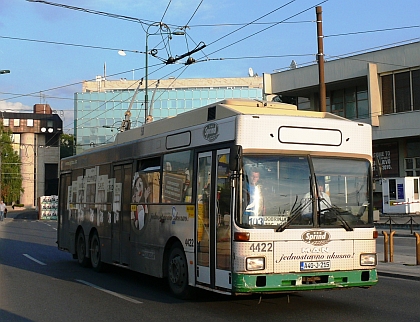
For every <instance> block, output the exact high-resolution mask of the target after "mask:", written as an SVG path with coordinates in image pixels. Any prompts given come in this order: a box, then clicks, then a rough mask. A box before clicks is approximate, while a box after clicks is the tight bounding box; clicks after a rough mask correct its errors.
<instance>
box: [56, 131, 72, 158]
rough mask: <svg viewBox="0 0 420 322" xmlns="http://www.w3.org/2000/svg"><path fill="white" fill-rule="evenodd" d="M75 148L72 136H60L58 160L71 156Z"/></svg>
mask: <svg viewBox="0 0 420 322" xmlns="http://www.w3.org/2000/svg"><path fill="white" fill-rule="evenodd" d="M74 146H75V139H74V135H71V134H61V137H60V159H62V158H66V157H69V156H72V155H73V151H74Z"/></svg>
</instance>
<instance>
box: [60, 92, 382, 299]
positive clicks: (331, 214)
mask: <svg viewBox="0 0 420 322" xmlns="http://www.w3.org/2000/svg"><path fill="white" fill-rule="evenodd" d="M59 189H60V190H59V212H58V214H59V216H58V247H59V249H61V250H64V251H68V252H70V253H71V254H72V255H73V257H74V258H75V259H77V260H78V262H79V263H80V264H81V265H82V266H92V267H93V269H95V270H101V269H102V268H103V266H104V264H112V265H118V266H121V267H126V268H127V269H131V270H134V271H137V272H140V273H143V274H147V275H151V276H156V277H160V278H167V280H168V283H169V286H170V289H171V291H172V292H173V293H174V294H175V295H176V296H177V297H180V298H187V297H188V296H189V295H190V294H191V291H192V290H193V289H194V288H202V289H206V290H210V291H215V292H219V293H224V294H232V295H239V294H252V293H259V294H262V293H275V292H293V291H305V290H320V289H342V288H349V287H364V288H367V287H370V286H372V285H375V284H376V283H377V281H378V277H377V271H376V263H377V254H376V241H375V238H376V237H377V232H376V230H375V227H374V224H373V208H372V138H371V127H370V125H368V124H365V123H358V122H354V121H350V120H347V119H344V118H341V117H339V116H336V115H332V114H329V113H325V112H313V111H299V110H297V108H296V106H293V105H288V104H283V103H276V102H265V101H263V102H261V101H255V100H240V99H239V100H237V99H232V100H224V101H221V102H218V103H215V104H211V105H208V106H205V107H202V108H198V109H196V110H192V111H190V112H186V113H183V114H179V115H177V116H175V117H172V118H168V119H163V120H159V121H155V122H152V123H147V124H144V125H143V126H142V127H139V128H135V129H131V130H128V131H124V132H120V133H118V135H117V136H116V138H115V142H113V143H110V144H108V145H103V146H100V147H97V148H93V149H91V150H88V151H86V152H83V153H81V154H79V155H76V156H72V157H69V158H66V159H63V160H62V161H61V173H60V188H59Z"/></svg>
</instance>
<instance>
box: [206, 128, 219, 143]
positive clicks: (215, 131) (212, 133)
mask: <svg viewBox="0 0 420 322" xmlns="http://www.w3.org/2000/svg"><path fill="white" fill-rule="evenodd" d="M218 136H219V126H218V125H217V124H216V123H210V124H207V125H206V126H205V127H204V129H203V137H204V138H205V139H206V140H207V141H209V142H213V141H214V140H216V139H217V137H218Z"/></svg>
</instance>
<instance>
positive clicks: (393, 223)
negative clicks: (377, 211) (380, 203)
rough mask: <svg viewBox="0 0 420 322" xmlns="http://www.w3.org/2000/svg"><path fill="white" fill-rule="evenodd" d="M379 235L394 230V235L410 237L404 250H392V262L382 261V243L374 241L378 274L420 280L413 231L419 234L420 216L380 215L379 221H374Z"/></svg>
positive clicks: (419, 266) (419, 268) (419, 267)
mask: <svg viewBox="0 0 420 322" xmlns="http://www.w3.org/2000/svg"><path fill="white" fill-rule="evenodd" d="M375 226H376V230H377V231H378V233H379V236H381V237H383V236H384V235H383V232H385V233H387V234H388V236H389V235H390V232H391V231H395V233H394V237H407V238H412V242H410V245H413V246H412V247H411V246H410V247H409V249H408V250H407V251H406V252H403V253H402V252H399V251H395V250H394V258H393V262H392V263H391V262H389V260H390V258H389V254H388V262H387V263H386V262H384V244H383V239H382V238H381V239H380V240H381V241H382V242H381V243H380V242H379V241H378V242H377V243H376V252H377V254H378V266H377V269H378V275H379V277H380V276H390V277H399V278H405V279H411V280H417V281H420V265H416V246H415V245H416V238H415V236H414V235H413V234H414V233H418V234H420V216H419V215H405V214H404V215H381V216H380V218H379V221H378V222H377V223H375Z"/></svg>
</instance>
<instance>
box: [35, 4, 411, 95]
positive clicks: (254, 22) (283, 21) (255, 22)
mask: <svg viewBox="0 0 420 322" xmlns="http://www.w3.org/2000/svg"><path fill="white" fill-rule="evenodd" d="M294 1H295V0H294ZM294 1H290V3H291V2H294ZM326 1H327V0H326ZM326 1H323V2H321V3H320V4H322V3H324V2H326ZM31 2H44V3H47V2H46V1H31ZM170 3H171V1H170V2H169V4H170ZM201 3H202V1H201V2H200V5H201ZM169 4H168V6H169ZM200 5H199V6H200ZM286 5H287V4H286ZM318 5H319V4H318ZM313 7H315V6H312V7H310V8H308V9H306V10H303V11H301V12H299V13H297V14H295V15H293V16H291V17H289V18H287V19H284V20H282V21H280V22H276V23H275V24H273V25H271V24H270V23H259V22H257V20H259V19H256V20H254V21H253V22H251V23H247V24H245V25H244V27H246V26H248V25H250V24H253V25H257V24H270V26H269V27H268V28H265V29H262V30H260V31H259V32H257V33H254V34H252V35H249V36H247V37H245V38H242V39H240V40H238V41H236V42H234V43H232V44H230V45H229V46H232V45H234V44H236V43H238V42H240V41H243V40H245V39H248V38H249V37H252V36H254V35H256V34H258V33H260V32H263V31H265V30H267V29H269V28H272V27H274V26H275V25H278V24H279V23H295V22H287V21H285V20H289V19H291V18H293V17H295V16H296V15H298V14H301V13H303V12H305V11H308V10H310V9H312V8H313ZM167 8H168V7H167ZM197 9H198V7H197ZM197 9H196V11H195V12H194V14H193V16H194V15H195V13H196V12H197ZM276 10H277V9H276ZM276 10H273V11H272V12H274V11H276ZM82 11H85V10H82ZM85 12H89V13H93V12H90V11H89V10H87V11H85ZM165 14H166V11H165V13H164V16H165ZM106 15H107V16H109V15H108V13H107V14H106ZM267 15H268V14H267ZM267 15H264V16H263V17H265V16H267ZM193 16H192V17H193ZM111 17H113V18H116V17H114V16H111ZM192 17H191V19H192ZM191 19H190V20H189V22H190V21H191ZM127 20H130V21H131V17H130V19H127ZM142 21H147V20H142ZM137 22H139V21H137ZM189 22H188V23H187V25H188V24H189ZM306 22H312V21H306ZM219 25H220V24H219ZM231 25H234V24H231ZM197 26H200V25H197ZM202 26H205V25H202ZM208 26H211V25H208ZM412 27H413V28H414V27H417V26H412ZM402 28H407V27H401V28H389V29H387V30H397V29H402ZM240 29H242V28H240ZM238 30H239V29H238ZM378 31H382V30H378ZM383 31H385V30H383ZM367 32H374V31H367ZM232 33H233V32H231V33H229V34H227V35H225V36H223V37H221V38H219V39H217V40H215V41H213V42H212V43H210V44H209V45H212V44H214V43H216V42H217V41H219V40H221V39H223V38H225V37H227V36H229V35H231V34H232ZM360 33H362V32H360ZM350 34H355V33H347V34H336V35H329V36H326V37H334V36H344V35H350ZM229 46H225V47H223V48H220V49H218V50H217V51H214V52H212V53H211V54H214V53H215V52H218V51H221V50H223V49H225V48H227V47H229ZM98 49H100V48H98ZM104 49H107V48H106V47H104ZM211 54H210V55H211ZM282 56H289V55H282ZM261 57H269V58H274V57H275V55H272V56H271V55H270V56H261ZM331 57H333V56H331ZM252 58H258V57H243V58H240V57H239V58H232V57H230V58H221V59H209V60H228V59H252ZM139 69H140V68H139ZM136 70H138V69H136ZM124 73H126V72H124ZM118 74H122V73H118ZM75 84H79V83H75ZM75 84H73V85H75ZM37 93H38V92H37Z"/></svg>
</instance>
